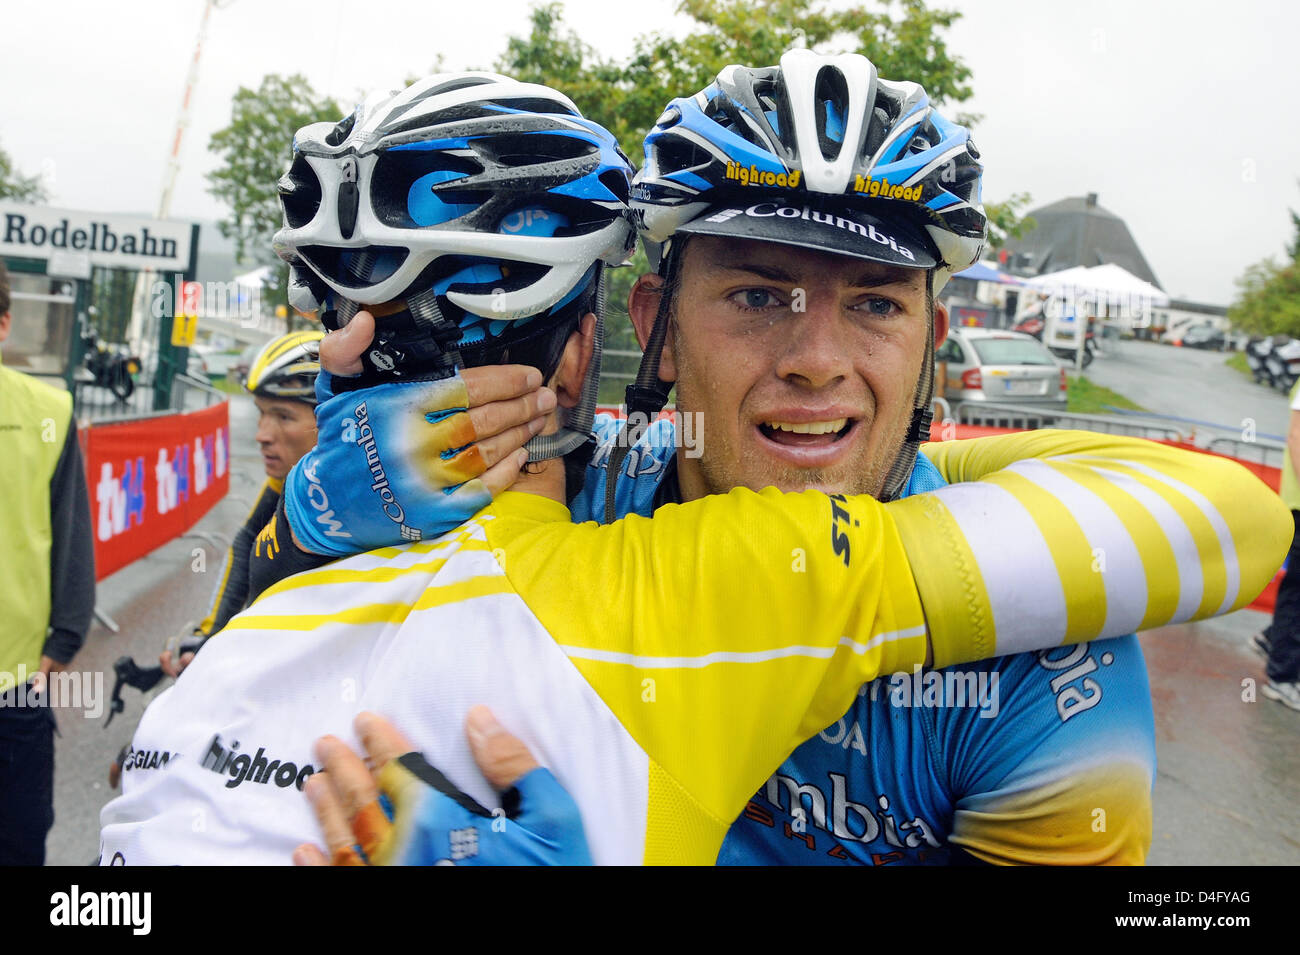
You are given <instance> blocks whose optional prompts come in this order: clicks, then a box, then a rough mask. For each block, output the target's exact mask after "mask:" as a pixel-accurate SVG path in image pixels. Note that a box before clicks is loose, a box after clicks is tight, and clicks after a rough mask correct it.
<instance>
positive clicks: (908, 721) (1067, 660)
mask: <svg viewBox="0 0 1300 955" xmlns="http://www.w3.org/2000/svg"><path fill="white" fill-rule="evenodd" d="M619 427H620V425H619V423H618V422H617V421H615V420H614V419H612V418H609V417H608V416H604V415H601V416H599V417H598V418H597V421H596V435H597V440H598V442H599V450H598V451H597V453H596V455H595V457H594V458H593V461H592V469H591V470H590V471H589V472H588V476H587V484H586V487H584V489H583V491H582V493H581V494H580V495H579V497H578V498H577V499H575V500H574V501H573V503H572V506H571V510H572V512H573V518H574V520H599V519H600V517H601V516H602V515H603V513H604V502H605V476H606V475H605V472H604V470H603V466H604V464H605V462H606V460H607V458H608V455H609V453H610V451H611V450H612V448H613V443H614V441H615V439H616V435H617V433H618V430H619ZM675 450H676V447H675V435H674V431H673V427H672V425H671V424H670V423H668V422H666V421H665V422H657V423H656V424H654V425H652V426H651V427H650V428H649V429H647V431H646V433H645V434H644V435H643V436H642V438H641V440H640V441H639V442H638V444H637V446H636V447H634V448H633V449H631V451H630V452H629V453H628V456H627V458H626V459H625V462H624V466H623V469H622V472H621V474H620V476H619V483H618V485H617V488H616V497H615V505H616V507H617V508H618V511H619V515H620V516H622V515H623V514H627V513H638V514H645V515H648V514H650V513H651V511H652V510H653V508H654V501H655V493H656V491H657V490H658V488H659V485H660V482H661V481H663V480H664V478H665V476H666V475H668V474H669V473H670V472H671V470H672V468H671V467H670V462H671V459H672V456H673V453H674V451H675ZM944 483H945V482H944V479H943V477H942V475H941V474H940V473H939V472H938V470H937V469H936V468H935V467H934V465H933V464H931V463H930V461H929V460H928V459H927V458H925V457H924V455H918V457H917V462H916V467H915V468H914V469H913V471H912V475H911V478H910V479H909V481H908V484H907V487H906V488H905V489H904V492H903V495H904V496H910V495H912V494H919V493H924V492H926V491H932V490H935V489H937V488H939V487H942V486H943V485H944ZM1154 777H1155V731H1154V721H1153V717H1152V713H1151V693H1150V689H1149V687H1148V684H1147V675H1146V664H1145V662H1144V661H1143V659H1142V651H1141V648H1140V647H1139V646H1138V641H1137V638H1136V637H1134V636H1127V637H1120V638H1118V639H1114V640H1103V641H1096V642H1093V643H1088V644H1079V645H1077V646H1072V647H1058V648H1054V649H1052V650H1048V651H1044V652H1041V653H1025V654H1017V655H1014V656H1005V657H998V658H996V659H993V660H986V661H983V662H982V663H977V664H971V665H964V666H959V667H949V668H947V669H943V670H924V671H919V672H915V673H911V674H894V675H893V676H890V677H884V678H881V679H879V680H876V681H874V682H873V683H869V684H867V685H865V686H863V687H862V689H861V691H860V693H859V695H858V699H857V702H856V703H855V704H854V706H853V707H852V709H850V710H849V711H848V712H847V713H845V714H844V716H843V717H841V718H840V719H839V720H837V721H836V722H835V723H834V724H832V725H831V726H828V727H827V728H826V729H825V730H823V731H822V732H821V733H820V734H819V735H818V736H815V737H813V738H812V739H810V740H808V741H807V742H805V743H804V744H803V745H802V746H800V747H799V748H798V749H797V750H795V752H794V753H793V754H792V755H791V756H790V758H789V759H787V760H786V761H785V763H784V764H782V766H781V768H780V769H779V770H778V771H777V772H776V774H775V775H774V776H772V778H771V779H769V780H768V782H767V784H766V785H765V786H764V787H763V788H762V789H760V790H759V792H757V793H756V794H755V795H754V797H753V799H752V800H750V803H749V805H748V806H747V807H746V809H745V812H744V813H743V814H742V816H741V817H740V818H739V819H737V820H736V822H735V824H734V825H733V826H732V827H731V829H730V831H729V833H728V834H727V838H726V841H725V842H724V844H723V847H722V851H721V853H720V855H719V856H718V862H719V864H723V865H756V864H784V865H790V864H795V865H799V864H802V865H809V864H814V863H825V864H837V863H856V864H865V865H947V864H951V863H953V862H959V863H969V862H972V861H982V862H993V863H1042V864H1078V865H1086V864H1101V863H1140V862H1142V861H1143V860H1144V859H1145V857H1146V853H1147V850H1148V849H1149V847H1150V840H1151V787H1152V783H1153V780H1154Z"/></svg>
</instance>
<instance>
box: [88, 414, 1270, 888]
mask: <svg viewBox="0 0 1300 955" xmlns="http://www.w3.org/2000/svg"><path fill="white" fill-rule="evenodd" d="M979 444H980V445H981V446H980V447H976V446H973V445H971V446H966V447H963V446H961V445H953V446H943V447H939V448H937V449H936V448H934V447H931V448H929V449H927V450H928V452H929V453H931V454H932V456H933V457H934V459H935V463H936V464H937V465H938V466H939V467H940V469H941V470H942V471H943V472H944V474H945V477H948V478H949V479H955V480H958V481H960V480H963V479H970V478H973V477H977V476H980V477H982V478H983V479H982V480H980V481H979V482H978V483H975V484H966V485H960V484H959V485H955V486H953V487H949V488H945V489H943V490H942V491H940V492H936V493H934V494H929V495H922V496H920V497H913V498H909V499H905V500H901V501H896V502H892V503H890V504H881V503H879V502H877V501H875V500H873V499H871V498H869V497H865V496H861V497H859V496H850V497H830V496H827V495H825V494H821V493H818V492H811V491H810V492H805V493H802V494H790V495H783V494H780V493H779V492H777V491H775V490H771V489H769V490H766V491H763V492H759V493H755V492H752V491H749V490H745V489H738V490H735V491H732V492H731V493H730V494H727V495H719V496H713V497H708V498H704V499H701V500H698V501H694V502H691V503H689V504H684V505H668V506H665V507H662V508H660V509H659V510H658V511H657V512H656V515H655V517H654V518H653V519H645V518H638V517H629V518H626V519H624V520H621V521H618V522H615V523H614V524H611V525H607V526H603V527H602V526H597V525H594V524H581V525H574V524H571V523H570V522H569V513H568V511H567V509H566V508H564V507H563V506H562V505H560V504H558V503H556V502H554V501H551V500H547V499H545V498H541V497H537V496H532V495H524V494H519V493H510V492H508V493H505V494H502V495H501V496H500V497H499V498H498V499H497V500H496V501H495V502H494V503H493V504H492V505H491V506H490V507H488V508H486V509H485V510H484V511H482V512H481V513H480V514H479V515H477V516H476V517H475V518H474V519H473V520H471V521H469V522H468V523H467V524H465V525H462V526H461V527H460V528H458V529H457V530H455V531H453V532H451V533H449V534H447V535H445V536H443V537H442V538H439V539H437V540H435V541H429V542H422V543H417V544H411V545H407V546H403V547H395V548H384V549H381V550H377V551H373V552H371V553H367V554H362V555H358V556H356V557H353V558H349V559H346V560H343V561H340V562H337V563H335V564H332V565H330V566H328V567H326V568H322V569H319V570H316V571H310V572H307V573H304V574H301V575H298V576H296V577H292V578H289V579H288V580H285V581H282V582H281V583H280V584H278V585H276V586H275V587H273V588H271V589H269V590H268V591H267V592H266V593H265V594H263V596H262V597H261V598H260V599H259V600H258V601H257V602H256V603H255V604H254V605H253V606H252V607H250V608H249V609H248V610H247V611H245V612H244V613H243V614H241V615H239V616H237V617H235V618H234V619H233V620H232V621H231V622H230V624H229V626H228V627H227V629H226V630H225V631H224V632H223V633H222V634H221V635H220V637H219V638H218V639H216V640H214V641H212V643H210V644H209V646H208V647H207V648H205V650H204V652H203V653H201V654H199V656H198V657H197V658H196V660H195V662H194V663H193V664H192V665H191V666H190V668H189V669H188V670H187V671H186V672H185V674H184V675H183V677H182V678H181V680H180V681H179V682H178V683H177V684H176V686H174V687H173V688H172V689H171V690H169V691H167V692H166V693H164V694H163V695H162V696H160V697H159V698H158V699H157V700H156V701H155V702H154V704H153V705H152V706H150V708H149V710H148V711H147V712H146V714H145V716H144V718H143V719H142V721H141V723H140V727H139V729H138V731H137V733H136V737H135V740H134V741H133V748H134V750H135V758H134V760H133V768H132V770H131V771H130V772H129V773H127V774H125V776H124V781H123V795H122V796H121V797H120V798H118V799H116V800H114V801H113V802H111V803H110V804H109V805H108V806H106V807H105V808H104V810H103V813H102V820H101V821H102V823H103V834H102V845H101V853H102V854H101V859H102V861H103V862H104V863H111V862H118V863H123V862H124V863H127V864H167V863H242V864H248V863H287V862H289V861H290V855H291V852H292V850H293V849H294V847H296V846H297V845H298V844H300V843H302V842H319V841H320V835H319V833H318V831H317V826H316V822H315V818H314V815H313V814H312V811H311V808H310V806H309V805H308V803H307V800H306V799H305V798H304V797H303V796H302V795H301V793H300V791H299V790H301V788H302V785H303V783H304V782H305V780H306V779H307V777H308V776H310V775H311V774H312V773H313V772H315V766H314V764H313V758H314V757H313V755H312V748H311V747H312V743H313V741H314V740H315V739H316V738H317V737H319V736H321V735H322V734H325V733H332V734H335V735H337V736H339V737H340V738H342V739H344V740H346V741H348V742H350V743H351V744H352V745H353V746H354V747H356V748H359V745H358V743H357V741H356V739H355V737H354V735H353V732H352V720H353V718H354V717H355V715H356V714H357V713H358V712H360V711H362V710H371V711H375V712H378V713H380V714H382V715H384V716H386V717H388V718H389V719H391V720H393V721H394V722H395V723H396V724H397V725H398V726H399V727H401V728H402V729H403V731H404V732H406V733H407V734H408V736H410V738H411V739H412V740H413V741H414V743H415V744H416V746H417V747H418V748H419V749H421V750H422V751H423V753H424V754H425V756H426V758H428V760H429V761H430V762H431V763H433V764H434V765H435V766H437V767H438V768H439V769H441V770H442V771H443V772H444V773H445V774H446V775H447V776H448V777H449V778H450V779H451V780H452V781H453V782H454V783H455V784H457V785H458V786H459V787H460V788H462V789H463V790H465V791H466V792H468V793H469V794H470V795H472V796H474V797H475V798H476V799H478V800H479V801H480V802H481V803H483V804H484V805H487V806H495V805H497V804H498V801H497V799H496V797H495V794H494V793H492V792H491V790H490V789H489V787H488V786H487V784H486V782H485V781H484V780H482V778H481V777H480V776H479V774H478V771H477V769H476V767H475V766H474V763H473V760H472V757H471V755H470V752H469V749H468V745H467V744H466V742H465V740H464V733H463V729H462V727H463V721H464V717H465V713H466V712H467V711H468V709H469V708H470V707H471V706H472V705H474V704H476V703H486V704H487V705H489V706H490V707H491V708H492V709H493V710H494V711H495V712H496V714H497V716H498V718H500V719H501V721H502V723H503V724H504V725H505V726H507V727H508V728H509V729H510V730H511V731H512V732H514V733H516V734H518V735H519V736H520V737H521V738H522V739H523V740H524V742H525V743H527V744H528V746H529V747H530V748H531V749H532V751H533V752H534V753H535V754H536V755H537V757H538V759H539V760H540V761H541V762H542V763H544V764H545V765H547V766H548V767H549V768H550V769H551V770H552V772H554V774H555V775H556V777H557V778H558V780H559V781H560V783H561V784H562V785H563V786H564V787H565V788H566V789H567V790H568V791H569V792H570V793H571V794H572V796H573V798H574V800H575V801H576V803H577V805H578V806H579V809H580V810H581V813H582V817H583V822H584V826H585V829H586V833H587V837H588V841H589V843H590V847H591V852H592V857H593V859H594V860H595V861H596V862H598V863H624V864H627V863H640V862H651V863H712V862H713V861H714V860H715V859H716V857H717V855H718V850H719V847H720V845H721V843H722V840H723V837H724V835H725V834H726V832H727V829H728V827H729V826H730V825H731V823H732V821H733V820H734V819H735V818H736V816H737V815H738V814H739V813H740V812H741V810H742V809H743V808H744V807H745V805H746V802H747V800H748V799H749V797H750V796H751V794H753V793H754V792H755V791H756V790H757V789H758V788H759V787H760V786H761V785H762V784H763V782H764V781H765V780H766V779H767V778H768V777H769V776H770V775H771V773H772V771H773V770H774V769H775V768H776V767H777V766H778V765H779V764H780V763H781V762H782V761H783V760H784V759H785V758H786V757H787V756H788V755H789V754H790V753H791V752H792V751H793V750H794V749H795V747H796V746H797V745H798V744H799V743H801V742H802V741H803V740H805V739H807V738H809V737H811V736H813V735H814V734H816V733H817V732H818V731H819V730H822V729H823V728H825V727H828V726H831V725H832V723H834V722H835V721H836V720H837V718H838V717H840V716H841V715H842V714H844V712H845V711H846V710H847V709H848V708H849V706H850V704H851V703H852V702H853V701H854V699H855V697H856V696H857V693H858V690H859V687H860V686H861V685H862V684H864V683H868V682H870V681H871V680H873V679H875V678H876V677H878V676H880V675H883V674H889V673H893V672H898V671H901V672H904V673H911V672H912V669H913V666H914V665H918V664H921V663H923V662H924V661H925V659H926V638H927V634H928V636H929V639H930V641H931V642H932V644H933V648H934V664H935V666H939V667H943V666H948V665H951V664H954V663H959V662H964V661H971V660H975V659H981V658H985V657H990V656H996V655H1002V654H1007V653H1016V652H1021V651H1026V650H1031V649H1039V648H1044V647H1050V646H1056V645H1058V644H1060V643H1062V642H1063V641H1066V642H1074V641H1080V640H1087V639H1092V638H1095V637H1106V636H1117V635H1120V634H1123V633H1127V632H1130V631H1132V630H1133V629H1135V628H1137V627H1140V626H1155V625H1160V624H1164V623H1169V622H1174V621H1180V620H1188V619H1194V618H1197V617H1205V616H1210V615H1213V614H1215V613H1220V612H1224V611H1226V610H1229V609H1235V608H1236V607H1240V606H1242V605H1244V604H1245V603H1247V602H1248V601H1249V600H1251V599H1252V598H1253V597H1254V596H1255V594H1256V593H1258V591H1259V590H1260V589H1262V587H1263V586H1264V583H1265V582H1267V580H1268V579H1269V578H1270V577H1271V576H1272V573H1273V571H1274V569H1275V568H1276V566H1277V565H1278V564H1279V563H1280V561H1281V559H1282V556H1283V554H1284V553H1285V551H1286V549H1287V546H1288V545H1289V537H1290V535H1289V528H1287V527H1286V525H1285V522H1284V521H1283V520H1282V518H1283V517H1285V509H1284V508H1283V507H1282V505H1281V503H1280V502H1279V501H1278V499H1277V497H1276V496H1275V495H1273V494H1272V493H1271V492H1270V491H1269V490H1268V489H1267V488H1266V487H1265V486H1264V485H1263V484H1261V483H1260V482H1259V481H1258V480H1257V479H1256V478H1254V477H1253V476H1252V475H1250V474H1249V473H1248V472H1246V471H1245V470H1244V469H1243V468H1241V467H1239V466H1237V465H1235V464H1233V463H1232V462H1229V461H1226V460H1223V459H1215V458H1210V457H1207V456H1204V455H1199V454H1194V453H1191V452H1183V451H1177V450H1174V449H1170V448H1166V447H1163V446H1160V445H1156V444H1151V443H1148V442H1145V441H1138V440H1134V439H1125V438H1116V437H1114V436H1109V435H1095V434H1072V433H1063V432H1057V433H1048V432H1039V433H1036V434H1032V435H1017V436H1010V437H1009V438H1007V439H995V440H993V441H989V442H980V443H979ZM1032 456H1037V457H1038V458H1039V459H1040V461H1038V462H1036V463H1035V464H1034V465H1032V466H1030V467H1028V468H1024V467H1021V468H1020V469H1019V470H1017V469H1016V468H1012V467H1009V466H1010V465H1012V464H1014V463H1015V462H1017V461H1018V460H1020V459H1023V458H1026V457H1032ZM1040 465H1041V468H1040V467H1039V466H1040ZM1000 469H1001V470H1000ZM999 470H1000V473H989V472H994V471H999ZM1284 530H1286V531H1287V532H1286V533H1283V531H1284ZM986 537H996V538H997V541H998V543H997V545H996V546H993V545H992V544H991V543H990V541H989V540H985V539H983V538H986ZM1099 551H1100V552H1101V553H1103V554H1107V555H1109V556H1108V557H1107V559H1106V560H1104V561H1102V562H1101V564H1100V566H1098V565H1097V563H1096V556H1097V553H1098V552H1099ZM1040 609H1041V610H1042V611H1043V613H1042V614H1041V615H1040V617H1039V619H1038V620H1037V622H1036V624H1035V625H1033V626H1030V625H1028V624H1027V623H1026V622H1025V621H1023V620H1022V619H1020V617H1021V616H1023V615H1024V614H1026V613H1029V612H1035V613H1037V612H1038V610H1040Z"/></svg>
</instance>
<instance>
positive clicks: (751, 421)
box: [665, 237, 947, 499]
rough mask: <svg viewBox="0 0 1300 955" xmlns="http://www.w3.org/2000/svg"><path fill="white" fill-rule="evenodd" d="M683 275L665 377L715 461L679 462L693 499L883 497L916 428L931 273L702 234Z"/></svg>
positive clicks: (941, 329)
mask: <svg viewBox="0 0 1300 955" xmlns="http://www.w3.org/2000/svg"><path fill="white" fill-rule="evenodd" d="M681 268H682V274H681V288H680V292H679V295H678V298H677V308H676V313H675V314H676V323H675V327H674V330H673V334H672V335H671V336H670V342H669V347H668V349H666V351H667V353H668V354H666V356H665V370H666V371H667V372H668V373H669V374H675V376H676V380H677V395H678V401H677V406H678V408H679V409H680V410H682V411H686V412H698V413H700V414H701V415H702V420H703V429H704V430H703V435H702V454H701V456H700V457H698V458H691V457H688V456H686V455H679V456H678V474H679V478H680V481H681V486H682V492H683V494H684V495H685V496H686V497H687V498H688V499H692V498H695V497H699V496H701V495H703V494H710V493H723V492H726V491H728V490H730V489H731V488H733V487H737V486H744V487H749V488H753V489H759V488H763V487H769V486H770V487H777V488H779V489H781V490H783V491H800V490H805V489H807V488H817V489H819V490H824V491H829V492H835V493H840V492H847V493H857V494H872V495H878V494H879V493H880V491H881V489H882V487H883V485H884V482H885V478H886V476H887V475H888V473H889V469H890V466H891V465H892V464H893V462H894V459H895V458H896V457H897V455H898V452H899V450H900V449H901V448H902V445H903V440H904V437H905V436H906V434H907V429H908V427H909V425H910V423H911V418H912V403H913V398H914V395H915V392H916V385H917V380H918V378H919V376H920V372H921V363H922V361H923V359H924V356H925V340H926V336H927V334H928V322H927V312H928V307H927V301H926V273H925V272H924V271H923V270H920V269H904V268H898V267H894V266H886V265H880V264H876V263H871V262H867V261H865V260H862V259H855V258H850V257H847V256H840V255H833V254H830V253H824V252H816V251H813V250H810V249H802V248H797V247H793V246H784V245H778V244H775V243H770V242H760V241H754V240H747V241H736V240H734V239H725V240H724V239H719V238H712V237H696V238H692V239H691V241H690V245H689V246H688V247H687V248H686V249H685V250H684V254H683V259H682V264H681ZM935 333H936V340H937V341H942V339H943V337H944V336H946V334H947V313H946V311H944V310H943V309H942V307H939V308H938V309H936V315H935ZM665 377H668V375H665Z"/></svg>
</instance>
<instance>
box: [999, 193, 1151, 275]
mask: <svg viewBox="0 0 1300 955" xmlns="http://www.w3.org/2000/svg"><path fill="white" fill-rule="evenodd" d="M1027 215H1029V216H1032V217H1033V218H1034V221H1035V222H1036V223H1037V225H1036V226H1035V227H1034V228H1033V229H1031V230H1030V231H1029V232H1026V233H1025V235H1024V236H1023V237H1021V238H1019V239H1013V240H1011V241H1009V242H1007V244H1006V247H1005V249H1004V251H1005V252H1006V257H1005V258H1003V264H1004V265H1005V266H1006V268H1008V269H1009V270H1010V271H1012V272H1014V273H1016V274H1018V275H1041V274H1043V273H1046V272H1060V271H1062V270H1063V269H1069V268H1074V267H1075V266H1076V265H1082V266H1085V267H1089V268H1090V267H1092V266H1094V265H1105V264H1106V263H1109V262H1113V263H1114V264H1115V265H1118V266H1119V267H1120V268H1122V269H1125V270H1126V271H1128V272H1131V273H1132V274H1133V275H1136V276H1137V277H1138V278H1140V279H1142V280H1144V281H1147V282H1150V283H1151V284H1152V285H1154V286H1156V287H1157V288H1160V289H1163V288H1164V286H1162V285H1161V284H1160V282H1159V280H1158V279H1157V278H1156V275H1155V273H1154V272H1153V271H1152V270H1151V266H1150V265H1149V264H1148V263H1147V260H1146V256H1144V255H1143V254H1142V250H1141V249H1140V248H1139V247H1138V244H1137V241H1136V240H1135V239H1134V238H1133V233H1131V232H1130V231H1129V228H1128V226H1127V225H1125V223H1124V220H1123V219H1121V218H1120V217H1119V216H1117V215H1115V213H1113V212H1111V211H1110V210H1108V209H1103V208H1102V207H1101V206H1099V205H1098V204H1097V193H1095V192H1090V193H1088V195H1086V196H1071V197H1070V198H1068V199H1062V200H1060V201H1059V202H1053V203H1051V204H1050V205H1046V206H1043V207H1042V208H1039V209H1033V210H1031V211H1030V212H1028V213H1027Z"/></svg>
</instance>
